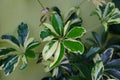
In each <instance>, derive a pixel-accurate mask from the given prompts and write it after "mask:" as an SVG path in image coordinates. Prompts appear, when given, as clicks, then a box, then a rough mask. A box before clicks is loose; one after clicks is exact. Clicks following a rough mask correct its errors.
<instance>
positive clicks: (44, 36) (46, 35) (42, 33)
mask: <svg viewBox="0 0 120 80" xmlns="http://www.w3.org/2000/svg"><path fill="white" fill-rule="evenodd" d="M51 34H52V33H51V31H50V30H49V29H45V30H44V31H41V33H40V38H42V40H43V39H45V38H46V37H48V36H51Z"/></svg>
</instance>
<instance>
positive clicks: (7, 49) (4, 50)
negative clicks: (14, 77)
mask: <svg viewBox="0 0 120 80" xmlns="http://www.w3.org/2000/svg"><path fill="white" fill-rule="evenodd" d="M12 51H16V50H15V49H13V48H6V49H0V57H1V56H2V55H6V54H8V53H9V52H12Z"/></svg>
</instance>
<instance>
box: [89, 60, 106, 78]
mask: <svg viewBox="0 0 120 80" xmlns="http://www.w3.org/2000/svg"><path fill="white" fill-rule="evenodd" d="M103 71H104V66H103V63H102V61H98V62H96V63H95V66H94V67H93V68H92V72H91V76H92V80H100V79H101V77H102V75H103Z"/></svg>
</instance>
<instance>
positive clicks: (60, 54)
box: [50, 43, 65, 69]
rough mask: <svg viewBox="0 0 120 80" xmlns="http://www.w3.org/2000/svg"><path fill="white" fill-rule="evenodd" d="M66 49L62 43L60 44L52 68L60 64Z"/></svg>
mask: <svg viewBox="0 0 120 80" xmlns="http://www.w3.org/2000/svg"><path fill="white" fill-rule="evenodd" d="M64 53H65V50H64V46H63V44H62V43H59V44H58V48H57V49H56V52H55V55H54V62H53V63H51V64H50V68H51V69H53V68H55V67H56V66H58V65H59V64H60V62H61V60H62V58H63V56H64Z"/></svg>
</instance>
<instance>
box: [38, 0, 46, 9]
mask: <svg viewBox="0 0 120 80" xmlns="http://www.w3.org/2000/svg"><path fill="white" fill-rule="evenodd" d="M37 1H38V3H39V4H40V6H41V7H42V8H43V9H45V7H44V6H43V4H42V3H41V2H40V0H37Z"/></svg>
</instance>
